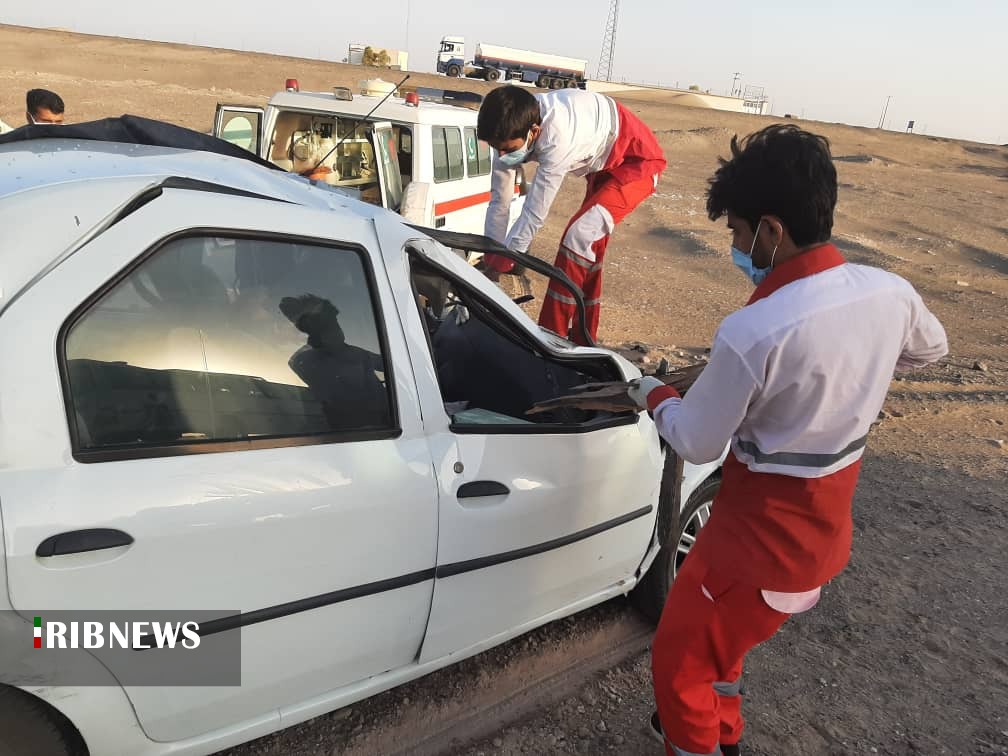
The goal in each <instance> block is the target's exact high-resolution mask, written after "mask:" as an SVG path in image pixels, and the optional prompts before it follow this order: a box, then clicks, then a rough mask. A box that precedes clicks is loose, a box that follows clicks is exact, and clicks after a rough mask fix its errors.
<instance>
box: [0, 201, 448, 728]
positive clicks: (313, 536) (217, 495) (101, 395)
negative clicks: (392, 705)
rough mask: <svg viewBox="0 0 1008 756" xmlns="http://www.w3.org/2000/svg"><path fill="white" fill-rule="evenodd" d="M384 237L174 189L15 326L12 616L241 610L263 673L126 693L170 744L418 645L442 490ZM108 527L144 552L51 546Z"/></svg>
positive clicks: (8, 445) (321, 690)
mask: <svg viewBox="0 0 1008 756" xmlns="http://www.w3.org/2000/svg"><path fill="white" fill-rule="evenodd" d="M309 230H310V233H309ZM376 249H377V240H376V237H375V232H374V227H373V226H372V225H371V224H370V223H369V222H368V221H366V220H364V219H360V218H356V217H354V216H352V215H350V214H349V213H346V214H335V213H323V212H320V211H313V210H308V209H305V208H302V207H298V206H295V205H291V204H288V203H282V202H273V201H268V200H262V199H254V198H248V197H240V196H237V197H236V196H229V195H226V194H221V193H213V192H208V191H195V190H183V189H166V190H164V192H163V193H162V194H161V195H160V196H158V197H157V198H155V199H153V200H151V201H150V202H148V203H147V204H146V205H143V206H142V207H140V208H139V209H136V210H134V211H133V212H132V214H130V215H128V216H126V217H125V218H123V219H122V220H119V221H118V222H117V223H116V224H115V225H113V226H112V227H111V228H109V229H108V230H106V231H105V232H104V233H103V234H101V235H100V236H98V237H97V238H96V239H94V240H93V241H91V242H90V243H88V244H87V245H86V246H85V247H84V248H83V249H81V250H79V251H78V252H77V253H75V254H74V255H72V256H71V257H70V258H69V259H67V260H66V261H65V262H63V263H62V264H61V265H59V266H58V267H57V268H56V269H55V270H53V271H52V272H50V273H49V274H48V275H46V276H45V277H44V278H43V279H42V280H41V281H39V282H38V283H36V284H35V285H34V286H33V287H32V288H31V289H29V290H28V291H27V292H26V293H24V294H23V295H22V296H21V297H20V298H19V299H18V300H17V301H16V302H14V303H13V304H12V305H11V307H10V308H9V309H8V310H7V311H6V312H4V314H3V317H2V318H0V347H2V349H3V351H4V353H5V354H8V355H13V354H17V355H18V358H17V359H16V360H15V359H5V360H3V361H2V364H0V387H2V390H0V397H2V414H3V423H0V439H2V441H0V448H2V449H3V450H4V451H3V467H2V469H0V502H2V506H3V524H4V528H3V532H4V538H5V544H4V545H5V550H6V559H7V587H8V589H9V593H10V598H11V601H12V604H13V606H14V607H15V608H16V609H17V610H19V611H21V612H28V613H30V612H32V611H33V610H36V609H39V608H42V609H45V608H50V609H52V608H62V609H91V610H101V609H108V610H126V609H206V610H213V611H219V612H221V613H222V614H227V615H228V616H233V617H236V619H237V622H238V623H239V624H240V625H241V626H242V631H241V639H242V679H241V682H242V684H241V687H184V688H157V687H129V688H127V693H128V695H129V697H130V699H131V701H132V703H133V706H134V708H135V710H136V713H137V716H138V718H139V720H140V722H141V725H142V726H143V728H144V731H145V732H146V733H147V735H148V736H149V737H151V738H153V739H155V740H159V741H170V740H177V739H181V738H187V737H192V736H196V735H199V734H200V733H204V732H207V731H210V730H213V729H217V728H221V727H226V726H228V725H231V724H233V723H237V722H239V721H245V720H249V719H251V718H256V717H258V718H261V719H263V720H266V719H268V718H270V717H274V718H275V717H276V716H277V712H278V710H280V709H281V708H283V707H286V708H287V709H290V708H292V707H296V705H298V704H301V703H304V702H306V701H309V700H315V701H317V700H319V698H320V697H321V698H324V697H325V696H327V695H329V693H330V692H331V691H334V690H336V689H339V688H341V687H343V686H348V685H352V684H354V683H359V682H360V681H362V680H365V679H366V678H369V677H371V676H374V675H376V674H379V673H382V672H385V671H388V670H394V669H397V668H401V667H404V666H406V665H409V664H412V663H413V662H414V661H415V659H416V657H417V654H418V652H419V648H420V645H421V642H422V638H423V635H424V629H425V626H426V622H427V618H428V613H429V609H430V604H431V597H432V590H433V576H434V566H435V559H436V534H437V511H436V497H437V490H436V485H435V481H434V476H433V471H432V462H431V456H430V452H429V449H428V445H427V441H426V439H425V437H424V434H423V429H422V426H421V419H420V412H419V404H418V397H417V391H416V387H415V383H414V380H413V378H412V370H411V368H410V365H409V356H408V353H407V351H406V346H405V342H404V337H403V334H402V331H401V328H400V326H399V324H398V319H397V317H395V316H393V317H391V318H386V317H385V316H384V314H385V313H394V312H395V304H394V297H393V294H392V291H391V288H390V286H389V282H388V278H387V276H386V274H385V272H384V270H383V268H382V262H381V259H380V257H379V256H378V255H377V254H376ZM92 529H105V530H109V531H120V532H121V533H124V534H126V535H127V536H128V537H129V539H131V543H129V544H126V545H123V544H122V542H121V541H120V544H119V545H117V546H112V547H110V548H102V545H103V544H96V543H94V542H92V543H91V544H90V545H89V548H90V549H91V550H87V551H81V552H79V553H64V554H60V555H56V556H44V555H40V554H39V553H37V549H38V547H39V545H40V544H41V543H43V542H44V541H46V539H50V538H52V537H53V536H57V535H60V534H79V533H80V532H82V531H88V530H92ZM106 545H111V544H106ZM235 612H239V613H240V614H234V613H235Z"/></svg>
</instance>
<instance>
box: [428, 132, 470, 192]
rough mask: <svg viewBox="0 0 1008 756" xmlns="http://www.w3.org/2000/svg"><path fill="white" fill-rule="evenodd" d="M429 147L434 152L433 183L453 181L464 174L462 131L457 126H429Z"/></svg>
mask: <svg viewBox="0 0 1008 756" xmlns="http://www.w3.org/2000/svg"><path fill="white" fill-rule="evenodd" d="M431 148H432V150H433V153H434V182H435V183H441V182H442V181H455V180H457V179H460V178H463V177H464V176H465V155H464V152H463V149H462V132H461V131H459V128H458V127H457V126H434V127H433V128H431Z"/></svg>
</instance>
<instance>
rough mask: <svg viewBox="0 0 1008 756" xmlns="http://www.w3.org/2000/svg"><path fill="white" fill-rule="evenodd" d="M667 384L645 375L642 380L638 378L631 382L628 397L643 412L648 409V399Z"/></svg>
mask: <svg viewBox="0 0 1008 756" xmlns="http://www.w3.org/2000/svg"><path fill="white" fill-rule="evenodd" d="M664 385H665V384H664V383H662V382H661V381H659V380H658V379H657V378H655V377H654V376H651V375H645V376H644V377H642V378H638V379H637V380H635V381H630V388H628V389H627V395H628V396H629V397H630V398H631V399H632V400H633V401H635V402H637V406H638V407H640V408H641V409H642V410H646V409H647V408H648V403H647V397H648V394H650V393H651V392H652V391H654V390H655V389H656V388H660V387H662V386H664Z"/></svg>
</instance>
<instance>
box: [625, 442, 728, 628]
mask: <svg viewBox="0 0 1008 756" xmlns="http://www.w3.org/2000/svg"><path fill="white" fill-rule="evenodd" d="M677 479H678V466H677V465H676V464H675V455H674V454H671V453H670V454H669V461H667V462H666V465H665V473H664V475H663V476H662V491H661V500H660V502H659V510H658V532H659V534H661V536H660V537H661V538H662V545H661V550H660V551H659V552H658V556H657V557H655V560H654V563H652V565H651V568H650V569H649V570H648V571H647V573H645V575H644V577H643V578H641V581H640V583H638V585H637V587H636V588H634V590H633V592H632V593H631V594H630V596H631V599H632V601H633V603H634V605H635V606H636V607H637V608H638V609H639V610H640V611H641V612H642V613H643V614H644V615H645V616H647V617H648V618H649V619H651V620H653V621H654V622H658V620H659V619H660V618H661V613H662V609H664V608H665V599H666V597H667V596H668V592H669V590H670V589H671V588H672V582H673V581H674V580H675V577H676V574H677V573H678V572H679V568H680V567H681V566H682V563H683V560H684V559H685V558H686V555H687V554H688V553H689V552H690V549H691V548H693V544H694V543H696V539H697V536H698V535H699V534H700V529H701V528H703V526H704V525H706V524H707V520H709V519H710V513H711V508H712V507H713V504H714V497H715V496H716V495H717V492H718V489H719V488H720V487H721V479H720V478H719V477H711V478H708V479H707V480H705V481H704V482H703V483H701V484H700V485H699V486H697V487H696V489H694V491H693V493H691V494H690V496H689V499H687V500H686V505H685V506H683V507H682V508H681V509H680V511H679V517H678V519H677V520H675V521H672V522H670V520H672V516H671V515H672V512H671V510H672V508H673V507H674V506H675V502H676V501H677V497H674V491H675V486H676V483H677ZM663 510H664V511H663Z"/></svg>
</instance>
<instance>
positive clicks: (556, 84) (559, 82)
mask: <svg viewBox="0 0 1008 756" xmlns="http://www.w3.org/2000/svg"><path fill="white" fill-rule="evenodd" d="M563 85H564V82H563V79H550V89H563Z"/></svg>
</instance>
